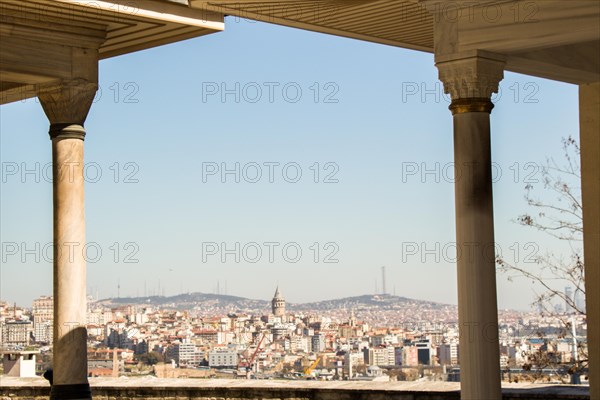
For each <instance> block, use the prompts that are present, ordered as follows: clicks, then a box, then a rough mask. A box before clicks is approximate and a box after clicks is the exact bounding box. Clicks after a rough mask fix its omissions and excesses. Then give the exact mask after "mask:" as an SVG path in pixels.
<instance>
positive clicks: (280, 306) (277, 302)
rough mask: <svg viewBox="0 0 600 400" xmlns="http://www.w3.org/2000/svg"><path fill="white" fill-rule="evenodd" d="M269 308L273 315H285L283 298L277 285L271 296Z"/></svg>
mask: <svg viewBox="0 0 600 400" xmlns="http://www.w3.org/2000/svg"><path fill="white" fill-rule="evenodd" d="M271 308H272V310H273V315H275V316H276V317H283V316H284V315H285V299H284V298H283V296H282V295H281V292H280V291H279V286H277V290H275V296H273V300H271Z"/></svg>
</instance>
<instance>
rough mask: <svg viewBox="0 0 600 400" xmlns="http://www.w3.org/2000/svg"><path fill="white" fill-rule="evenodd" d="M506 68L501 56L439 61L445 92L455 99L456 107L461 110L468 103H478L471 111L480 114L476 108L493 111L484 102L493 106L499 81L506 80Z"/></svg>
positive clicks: (437, 64) (474, 55) (442, 58)
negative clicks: (492, 99)
mask: <svg viewBox="0 0 600 400" xmlns="http://www.w3.org/2000/svg"><path fill="white" fill-rule="evenodd" d="M504 65H505V61H504V60H503V59H502V58H501V57H495V55H493V56H491V55H489V54H485V55H481V54H479V53H474V54H465V55H461V56H456V55H455V56H454V57H453V56H445V57H439V58H437V59H436V67H437V68H438V71H439V79H440V80H441V81H442V83H443V84H444V92H445V93H447V94H449V95H450V96H451V97H452V102H453V104H460V106H461V107H464V106H465V104H469V103H474V104H478V105H476V106H474V108H475V109H473V110H470V111H477V108H478V109H479V111H485V109H487V108H489V111H491V108H490V107H489V106H485V105H484V104H483V103H490V99H491V97H492V94H493V93H496V92H498V86H499V84H500V81H501V80H502V79H503V78H504ZM466 99H471V101H470V102H469V100H466Z"/></svg>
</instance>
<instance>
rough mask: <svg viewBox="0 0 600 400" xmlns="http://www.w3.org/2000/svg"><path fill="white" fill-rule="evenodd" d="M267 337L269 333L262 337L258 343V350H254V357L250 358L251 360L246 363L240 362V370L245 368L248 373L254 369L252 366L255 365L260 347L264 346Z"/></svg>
mask: <svg viewBox="0 0 600 400" xmlns="http://www.w3.org/2000/svg"><path fill="white" fill-rule="evenodd" d="M266 337H267V333H266V332H265V333H263V335H262V337H261V338H260V340H259V341H258V345H257V346H256V350H254V353H253V354H252V357H250V360H247V361H246V362H240V364H239V366H238V369H241V368H245V369H246V372H250V370H251V369H252V366H253V365H254V360H255V359H256V356H257V355H258V352H259V351H260V345H261V344H262V342H263V341H264V340H265V338H266Z"/></svg>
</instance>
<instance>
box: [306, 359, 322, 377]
mask: <svg viewBox="0 0 600 400" xmlns="http://www.w3.org/2000/svg"><path fill="white" fill-rule="evenodd" d="M319 361H321V357H317V359H316V360H315V362H313V363H312V364H311V365H310V367H308V368H304V375H306V376H309V375H310V374H312V372H313V371H314V370H315V368H317V365H319Z"/></svg>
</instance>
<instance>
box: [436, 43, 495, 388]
mask: <svg viewBox="0 0 600 400" xmlns="http://www.w3.org/2000/svg"><path fill="white" fill-rule="evenodd" d="M436 66H437V67H438V70H439V76H440V79H441V81H442V82H443V83H444V88H445V91H446V93H449V94H450V95H451V97H452V103H451V105H450V110H451V111H452V114H453V118H454V162H455V202H456V204H455V207H456V242H457V269H458V318H459V326H460V378H461V398H462V399H463V400H467V399H468V400H481V399H486V400H500V399H501V398H502V393H501V388H500V350H499V343H498V306H497V299H496V263H495V247H494V210H493V202H492V160H491V150H490V113H491V111H492V108H493V104H492V102H491V100H490V98H491V95H492V93H494V92H496V91H497V90H498V84H499V82H500V80H502V78H503V67H504V62H503V61H502V60H499V59H496V58H490V56H489V55H488V56H487V57H483V56H480V55H479V54H476V55H472V54H470V55H469V56H465V57H456V56H455V57H453V58H449V57H445V59H440V58H438V59H437V60H436Z"/></svg>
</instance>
